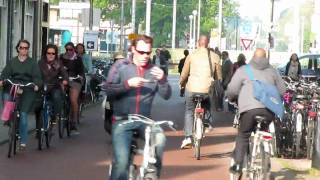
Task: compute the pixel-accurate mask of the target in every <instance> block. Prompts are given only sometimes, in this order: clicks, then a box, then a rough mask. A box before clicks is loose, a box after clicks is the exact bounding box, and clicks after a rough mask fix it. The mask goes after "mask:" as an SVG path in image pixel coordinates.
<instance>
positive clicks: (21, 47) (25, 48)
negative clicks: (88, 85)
mask: <svg viewBox="0 0 320 180" xmlns="http://www.w3.org/2000/svg"><path fill="white" fill-rule="evenodd" d="M19 49H20V50H28V49H29V47H25V46H20V47H19Z"/></svg>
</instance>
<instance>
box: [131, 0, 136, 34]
mask: <svg viewBox="0 0 320 180" xmlns="http://www.w3.org/2000/svg"><path fill="white" fill-rule="evenodd" d="M131 11H132V12H131V13H132V17H131V23H132V33H135V32H136V0H132V10H131Z"/></svg>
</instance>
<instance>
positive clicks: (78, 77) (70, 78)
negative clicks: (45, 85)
mask: <svg viewBox="0 0 320 180" xmlns="http://www.w3.org/2000/svg"><path fill="white" fill-rule="evenodd" d="M77 79H82V77H81V76H80V75H79V74H78V75H77V76H76V77H69V81H73V80H77Z"/></svg>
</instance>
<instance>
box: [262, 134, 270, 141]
mask: <svg viewBox="0 0 320 180" xmlns="http://www.w3.org/2000/svg"><path fill="white" fill-rule="evenodd" d="M262 138H263V139H264V140H267V141H270V140H272V136H267V135H265V136H262Z"/></svg>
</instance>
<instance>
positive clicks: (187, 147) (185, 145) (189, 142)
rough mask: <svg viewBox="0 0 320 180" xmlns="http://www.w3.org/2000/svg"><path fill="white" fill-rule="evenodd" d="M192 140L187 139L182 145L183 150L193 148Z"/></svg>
mask: <svg viewBox="0 0 320 180" xmlns="http://www.w3.org/2000/svg"><path fill="white" fill-rule="evenodd" d="M191 144H192V141H191V138H190V137H186V138H185V139H184V140H183V141H182V144H181V149H190V148H191Z"/></svg>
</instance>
